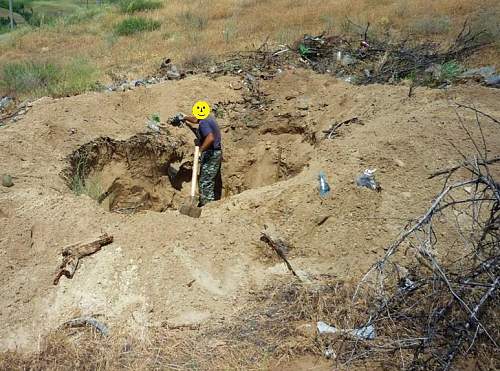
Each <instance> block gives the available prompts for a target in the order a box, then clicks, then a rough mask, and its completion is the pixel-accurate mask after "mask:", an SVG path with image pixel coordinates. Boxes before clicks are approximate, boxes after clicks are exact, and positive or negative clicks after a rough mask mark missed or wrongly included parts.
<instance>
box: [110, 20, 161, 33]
mask: <svg viewBox="0 0 500 371" xmlns="http://www.w3.org/2000/svg"><path fill="white" fill-rule="evenodd" d="M160 26H161V22H159V21H155V20H152V19H147V18H143V17H129V18H127V19H124V20H123V21H121V22H120V23H118V24H117V25H116V26H115V33H116V34H117V35H120V36H129V35H134V34H137V33H140V32H145V31H154V30H157V29H158V28H160Z"/></svg>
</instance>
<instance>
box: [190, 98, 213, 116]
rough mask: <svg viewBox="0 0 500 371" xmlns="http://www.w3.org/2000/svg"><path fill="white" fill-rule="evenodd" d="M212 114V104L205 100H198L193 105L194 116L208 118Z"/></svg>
mask: <svg viewBox="0 0 500 371" xmlns="http://www.w3.org/2000/svg"><path fill="white" fill-rule="evenodd" d="M208 115H210V106H209V105H208V103H207V102H205V101H198V102H196V103H195V104H194V106H193V116H194V117H196V118H197V119H198V120H203V119H206V118H207V117H208Z"/></svg>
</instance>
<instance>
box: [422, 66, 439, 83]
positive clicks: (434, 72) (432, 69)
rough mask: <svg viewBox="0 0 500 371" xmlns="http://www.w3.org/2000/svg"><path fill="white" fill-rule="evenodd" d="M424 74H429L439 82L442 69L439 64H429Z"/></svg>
mask: <svg viewBox="0 0 500 371" xmlns="http://www.w3.org/2000/svg"><path fill="white" fill-rule="evenodd" d="M425 72H427V73H429V74H431V75H432V78H433V79H434V80H441V78H442V76H443V68H442V66H441V65H440V64H431V65H430V66H429V67H427V68H426V69H425Z"/></svg>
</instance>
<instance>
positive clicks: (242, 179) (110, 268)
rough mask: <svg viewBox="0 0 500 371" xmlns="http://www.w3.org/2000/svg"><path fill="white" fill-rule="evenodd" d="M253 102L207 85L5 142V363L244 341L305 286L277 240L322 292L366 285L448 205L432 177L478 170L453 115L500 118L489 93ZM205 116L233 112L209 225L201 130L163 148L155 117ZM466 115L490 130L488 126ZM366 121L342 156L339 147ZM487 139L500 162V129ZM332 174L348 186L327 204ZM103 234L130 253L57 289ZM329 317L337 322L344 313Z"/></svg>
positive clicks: (267, 87)
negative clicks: (77, 336)
mask: <svg viewBox="0 0 500 371" xmlns="http://www.w3.org/2000/svg"><path fill="white" fill-rule="evenodd" d="M242 86H243V85H242V81H241V80H240V78H238V77H218V78H208V77H205V76H193V77H188V78H186V79H184V80H181V81H177V82H167V83H164V84H159V85H155V86H149V87H144V88H138V89H136V90H133V91H128V92H123V93H99V94H97V93H95V94H88V95H82V96H77V97H72V98H64V99H58V100H53V99H48V98H44V99H41V100H39V101H37V102H35V103H34V105H33V107H32V109H31V110H30V111H29V112H28V113H27V114H26V115H25V116H24V117H23V118H22V119H21V120H20V121H18V122H16V123H12V124H9V125H7V126H6V127H3V128H1V129H0V130H1V131H2V135H1V136H0V143H1V145H2V147H3V148H4V151H2V153H0V163H1V164H2V165H1V172H2V173H8V174H11V175H12V177H13V182H14V186H13V187H10V188H5V187H2V188H0V222H1V224H0V226H1V227H0V255H1V259H0V270H1V272H2V273H3V274H2V278H1V279H0V294H1V296H2V298H3V299H2V300H1V301H0V323H1V325H0V333H2V335H1V337H0V347H1V348H2V349H11V350H12V349H19V350H23V351H24V350H34V349H36V348H37V346H38V345H39V343H40V339H41V338H42V337H43V336H44V335H45V334H47V333H49V332H50V331H51V330H54V329H56V328H58V327H59V326H60V325H61V324H62V323H64V322H66V321H67V320H69V319H71V318H75V317H78V316H81V315H85V316H94V317H98V318H99V319H100V320H102V321H103V322H105V323H106V324H107V326H108V327H109V329H110V331H111V332H113V331H115V333H122V332H121V331H124V332H125V333H128V334H132V333H133V334H134V335H135V336H136V337H137V338H138V339H139V340H141V339H142V340H143V341H144V340H146V339H148V338H150V337H151V336H153V334H156V332H155V328H159V327H162V326H163V328H164V329H166V330H165V331H166V333H165V334H164V335H165V336H169V334H171V335H172V334H173V333H172V331H176V332H175V334H177V335H179V332H180V331H181V330H178V328H179V327H181V328H184V327H187V328H191V329H192V328H196V329H197V330H196V331H198V333H199V334H201V335H203V334H209V331H208V330H207V328H208V327H210V328H211V329H213V328H217V326H222V327H224V326H226V327H227V326H231V325H235V326H236V325H237V324H238V323H240V322H238V320H237V318H238V314H239V313H242V311H243V310H244V309H247V310H248V308H251V307H252V306H253V305H252V304H253V303H255V293H261V292H265V287H267V286H268V285H269V284H271V283H276V284H277V283H279V282H286V281H291V280H294V278H293V277H292V276H291V275H290V273H289V272H288V271H287V270H286V267H285V266H284V265H283V264H282V262H281V261H280V260H279V259H278V258H277V257H276V256H274V255H273V253H272V252H271V251H270V250H269V248H268V247H267V246H266V245H265V244H263V243H261V242H259V237H260V230H261V229H262V227H263V225H264V224H272V225H274V226H275V227H276V229H277V230H278V231H279V233H280V234H281V236H282V238H283V239H284V240H286V241H287V242H288V243H289V244H290V246H291V249H290V251H289V254H288V258H289V260H290V262H291V264H292V265H293V267H294V269H295V270H296V271H298V272H300V275H301V276H302V277H307V280H308V281H310V282H311V283H310V284H311V285H312V286H311V287H312V289H314V285H315V284H319V283H320V282H321V281H322V278H321V277H328V280H329V282H338V283H340V282H342V281H350V280H357V279H359V277H360V276H361V275H362V274H363V272H365V271H366V269H367V268H368V267H369V266H370V265H371V264H372V263H373V262H374V261H375V260H376V258H377V257H379V256H381V255H382V254H383V252H384V250H383V249H384V247H386V246H387V245H388V244H389V243H390V241H392V240H393V239H394V237H395V235H396V234H397V233H398V231H399V230H400V229H401V228H402V227H403V226H404V225H405V224H406V223H407V221H408V219H410V218H412V217H415V216H417V215H420V214H421V212H422V211H423V210H425V209H426V208H427V206H428V205H429V203H430V202H431V201H432V197H433V196H434V195H435V194H436V193H437V192H438V191H439V190H440V187H441V182H440V181H439V180H437V179H428V176H429V174H430V173H432V172H433V171H435V170H437V169H440V168H443V167H447V166H452V165H454V164H456V162H457V161H458V160H460V154H459V153H457V151H456V149H455V148H454V146H456V147H459V148H460V149H461V150H462V151H463V152H465V153H473V146H472V144H471V142H470V141H469V140H468V139H467V135H466V133H465V132H464V131H463V130H462V129H461V128H460V126H459V125H458V124H457V112H456V111H455V110H454V108H453V102H454V101H459V102H468V103H471V102H472V103H474V104H475V105H476V107H478V108H480V109H482V110H484V111H485V112H488V113H489V114H490V115H492V116H495V117H499V116H500V104H499V101H498V91H497V90H494V89H488V88H484V87H478V86H474V85H462V86H459V87H456V88H450V89H449V90H447V91H438V90H431V89H426V88H416V89H414V91H413V95H412V97H408V88H407V87H404V86H381V85H370V86H365V87H362V86H352V85H349V84H346V83H344V82H341V81H339V80H336V79H334V78H330V77H327V76H321V75H316V74H314V73H313V72H311V71H303V70H298V69H291V70H285V71H282V72H281V73H280V74H279V75H278V76H276V77H275V78H274V79H270V80H265V81H261V82H260V85H259V89H260V90H261V91H262V92H264V93H265V96H266V100H265V102H262V103H261V104H260V105H259V108H258V109H255V108H253V106H252V102H251V101H250V102H249V101H248V99H247V98H248V96H247V92H246V90H245V89H246V88H245V87H243V88H242ZM200 99H204V100H207V101H208V102H210V103H211V104H212V105H214V106H215V105H217V107H218V115H219V118H218V121H219V124H220V126H221V128H222V132H223V144H224V162H223V169H222V174H223V198H222V199H221V200H220V201H218V202H215V203H212V204H210V205H208V206H207V207H205V208H204V209H203V213H202V216H201V218H200V219H191V218H188V217H185V216H183V215H180V214H179V213H178V211H177V210H176V209H177V207H178V205H179V203H180V202H182V200H184V199H185V197H187V195H188V188H189V183H188V182H189V178H190V177H189V171H190V166H191V163H190V161H191V156H192V147H193V135H192V133H191V132H189V131H188V130H187V129H185V128H183V127H178V128H177V127H167V130H165V131H164V132H163V133H162V134H154V133H147V134H145V132H146V131H147V128H146V117H147V116H149V115H150V114H151V113H153V112H158V113H159V114H160V117H161V118H162V119H163V121H166V119H167V118H168V117H170V116H172V115H174V114H175V113H176V112H178V111H184V112H189V110H190V107H191V105H192V104H193V102H195V101H197V100H200ZM254 103H255V102H254ZM458 113H459V114H460V115H461V117H463V118H464V120H465V122H466V123H471V122H473V119H474V115H473V114H472V113H471V112H469V111H458ZM353 117H357V120H354V121H353V122H352V123H351V124H349V125H344V126H342V127H340V128H339V129H338V132H337V135H335V136H334V138H333V139H325V134H324V132H323V131H324V130H327V129H328V128H330V127H331V125H332V124H335V122H342V121H344V120H347V119H350V118H353ZM470 125H472V124H470ZM483 131H484V133H485V137H486V142H487V145H488V149H489V151H490V152H491V153H492V154H498V153H499V151H500V139H499V138H500V135H499V131H500V127H498V126H494V125H493V124H490V125H485V126H484V127H483ZM471 132H472V133H473V134H472V135H473V136H475V137H477V136H478V133H477V130H475V129H474V128H471ZM366 168H377V169H378V171H377V173H376V174H377V180H378V181H380V183H381V184H382V188H383V191H382V192H380V193H376V192H373V191H371V190H368V189H366V188H363V189H362V188H357V187H356V185H355V183H354V179H355V177H356V176H357V175H359V174H360V173H361V172H362V171H363V170H364V169H366ZM320 170H323V171H324V172H325V173H326V175H327V178H328V181H329V182H330V186H331V193H330V196H329V197H327V198H325V199H321V198H320V197H319V194H318V190H317V174H318V172H319V171H320ZM494 171H496V172H497V171H498V169H496V168H494ZM107 191H110V192H109V194H108V195H107V196H106V198H104V199H102V200H101V203H100V204H99V202H98V199H99V196H101V195H102V194H103V193H108V192H107ZM75 192H76V193H80V195H77V194H75ZM89 195H90V196H92V197H94V198H92V197H90V196H89ZM110 211H111V212H110ZM103 233H108V234H109V235H112V236H113V237H114V242H113V243H112V244H110V245H108V246H104V247H103V248H102V250H101V251H99V252H97V253H95V254H93V255H91V256H88V257H85V258H84V259H82V260H81V262H80V266H79V268H78V270H77V271H76V274H75V276H74V278H73V279H72V280H68V279H66V278H62V279H61V281H60V283H59V285H57V286H53V285H52V276H53V273H54V271H55V269H56V268H57V266H58V264H59V263H60V252H61V248H62V247H63V246H65V245H68V244H70V243H75V242H78V241H81V240H86V239H89V238H92V237H95V236H98V235H100V234H103ZM262 290H264V291H262ZM259 295H260V294H259ZM294 300H295V299H294ZM257 304H258V303H257ZM294 308H296V307H295V306H294ZM315 308H316V307H315ZM281 310H282V308H281V309H280V311H281ZM316 315H317V316H318V317H317V318H314V320H325V321H327V319H325V318H323V317H324V316H327V315H328V311H326V312H325V311H320V310H318V311H316ZM316 315H315V316H316ZM250 317H251V316H250ZM313 317H314V316H313ZM320 317H321V318H320ZM245 318H246V317H245ZM293 318H295V319H298V318H305V317H300V316H298V317H293ZM310 318H312V317H308V319H310ZM313 324H314V323H313ZM295 325H296V324H293V326H295ZM119 329H120V330H119ZM169 329H170V330H169ZM275 330H276V329H275V328H274V327H273V331H275ZM169 331H170V332H169ZM187 331H188V330H187ZM189 331H192V330H189ZM189 331H188V334H187V335H189ZM211 331H212V330H211ZM181 332H182V331H181ZM293 333H295V332H293ZM212 334H215V335H213V338H212V339H211V340H213V341H216V340H217V336H216V334H217V332H215V333H214V332H212ZM177 335H176V336H177ZM172 336H173V335H172ZM254 336H255V334H253V333H252V331H249V332H248V333H247V335H245V334H244V333H243V335H242V338H241V339H235V340H234V341H235V344H237V343H238V342H239V341H245V339H248V338H249V337H254ZM304 336H306V338H307V336H313V335H311V334H309V335H304ZM207 341H208V340H207ZM221 341H222V340H221ZM223 341H225V342H227V341H228V339H227V338H225V337H224V339H223ZM253 346H258V345H255V344H254V345H253ZM285 348H286V346H285ZM292 348H293V347H292ZM213 349H215V350H214V352H215V353H216V354H217V352H218V351H217V349H218V347H217V346H214V348H213ZM293 349H296V348H293ZM304 349H306V348H304ZM307 349H308V350H311V349H312V348H307ZM263 352H264V353H265V354H269V355H271V354H272V353H273V349H272V347H270V346H266V347H265V349H264V348H263ZM285 353H286V352H285ZM298 353H299V352H298V351H294V352H293V353H289V354H288V355H289V356H290V355H292V356H293V354H298ZM179 354H180V353H179ZM221 354H222V353H221ZM292 359H294V358H293V357H292ZM261 360H262V359H260V358H259V361H261ZM242 362H243V361H242ZM245 362H251V360H250V358H249V359H246V360H245ZM234 364H238V363H234ZM151 367H154V364H153V366H151ZM200 367H202V366H200ZM202 368H203V367H202Z"/></svg>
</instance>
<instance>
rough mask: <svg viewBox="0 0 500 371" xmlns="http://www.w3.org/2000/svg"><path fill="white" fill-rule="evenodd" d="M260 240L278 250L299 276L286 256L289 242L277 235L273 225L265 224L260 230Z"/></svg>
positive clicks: (290, 268) (287, 264)
mask: <svg viewBox="0 0 500 371" xmlns="http://www.w3.org/2000/svg"><path fill="white" fill-rule="evenodd" d="M260 234H261V236H260V240H261V241H263V242H265V243H267V244H268V245H269V246H271V247H272V249H273V250H274V251H275V252H276V254H277V255H278V256H279V257H280V258H281V259H283V261H284V262H285V264H286V266H287V268H288V270H289V271H290V272H292V274H293V275H294V276H295V277H299V276H298V275H297V273H295V271H294V270H293V268H292V265H291V264H290V262H289V261H288V259H287V258H286V254H288V250H289V248H288V244H287V243H286V242H284V241H283V240H282V239H281V238H279V237H278V236H277V233H276V230H275V229H274V228H273V227H272V226H267V225H264V229H263V230H262V231H261V232H260Z"/></svg>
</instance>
